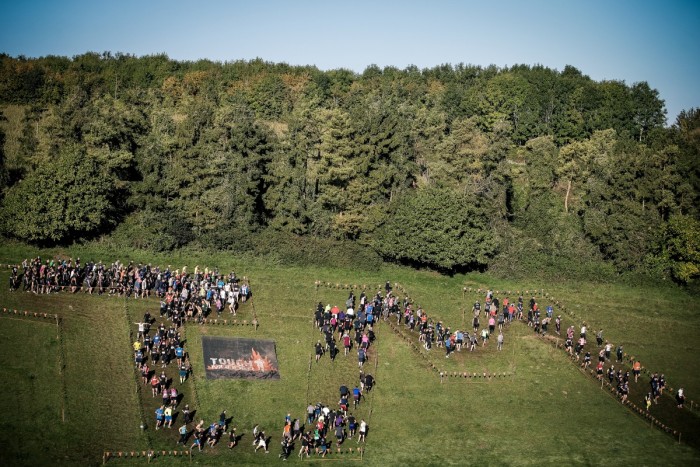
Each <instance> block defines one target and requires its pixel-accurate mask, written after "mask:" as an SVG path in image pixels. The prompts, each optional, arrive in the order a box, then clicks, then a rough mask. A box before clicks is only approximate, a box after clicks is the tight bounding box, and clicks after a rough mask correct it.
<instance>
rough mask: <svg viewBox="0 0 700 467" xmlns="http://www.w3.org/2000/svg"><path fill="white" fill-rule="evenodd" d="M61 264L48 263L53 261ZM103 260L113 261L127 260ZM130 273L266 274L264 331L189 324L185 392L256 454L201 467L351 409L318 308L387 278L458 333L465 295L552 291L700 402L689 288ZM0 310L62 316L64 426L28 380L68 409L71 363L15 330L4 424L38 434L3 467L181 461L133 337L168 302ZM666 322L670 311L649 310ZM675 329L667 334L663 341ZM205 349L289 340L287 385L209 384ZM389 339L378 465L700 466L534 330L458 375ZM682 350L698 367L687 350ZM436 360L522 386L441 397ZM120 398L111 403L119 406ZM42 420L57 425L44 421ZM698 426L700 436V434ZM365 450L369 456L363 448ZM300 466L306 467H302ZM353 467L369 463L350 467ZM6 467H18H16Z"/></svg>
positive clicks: (259, 292)
mask: <svg viewBox="0 0 700 467" xmlns="http://www.w3.org/2000/svg"><path fill="white" fill-rule="evenodd" d="M25 253H26V254H29V253H30V252H29V251H26V250H21V249H19V248H17V247H16V246H14V245H11V246H8V247H5V248H3V247H0V261H8V260H13V261H20V260H21V259H22V254H25ZM47 253H48V252H44V256H46V254H47ZM62 253H64V254H66V253H68V252H65V251H63V252H62ZM70 253H73V255H78V254H79V255H80V256H81V257H88V255H90V254H91V252H90V251H86V250H81V251H79V252H76V251H71V252H70ZM101 253H102V254H101V255H100V256H102V258H101V259H102V260H112V259H116V258H117V256H116V255H115V256H109V257H108V256H103V255H104V254H105V252H101ZM33 254H35V253H33ZM92 254H93V255H94V252H93V253H92ZM135 254H136V253H135ZM95 256H96V255H95ZM131 258H133V259H134V260H136V261H139V260H140V261H149V262H153V263H158V264H166V265H167V264H172V265H173V266H175V267H181V266H182V265H183V264H188V265H189V266H190V267H193V266H194V265H195V264H200V265H205V264H208V265H213V264H216V265H218V266H219V267H220V269H222V270H224V271H227V270H229V269H231V268H233V269H234V270H236V271H237V272H238V274H239V275H246V276H249V277H250V280H251V283H252V288H253V293H254V302H253V303H247V304H244V305H243V306H242V308H241V311H240V314H241V315H240V319H251V317H252V316H253V311H254V312H255V314H256V315H257V317H258V319H259V321H260V326H259V327H258V329H257V330H255V329H254V328H253V327H252V326H223V325H218V326H214V325H206V326H198V325H188V326H187V330H186V338H187V350H188V351H189V352H190V355H191V357H192V361H193V365H194V370H195V375H194V378H193V379H191V380H189V381H188V382H186V383H185V386H184V387H183V388H182V391H181V392H183V393H184V394H185V395H186V397H187V398H188V399H187V400H188V401H190V402H189V403H190V405H191V406H192V405H193V404H196V400H195V399H194V398H193V392H194V391H195V390H196V392H197V395H198V398H197V400H198V402H199V406H197V407H195V408H196V409H197V410H198V412H197V418H204V420H205V421H207V423H210V422H211V421H214V420H215V419H216V418H217V417H218V414H219V412H220V411H221V410H222V409H227V411H228V413H229V414H230V415H232V416H233V425H234V426H236V427H237V428H238V432H239V433H240V434H244V438H243V440H242V442H241V444H240V445H239V446H238V447H236V448H235V449H234V450H233V451H228V450H227V449H225V447H224V446H223V445H219V446H217V447H215V448H214V449H213V450H210V449H206V450H205V452H204V453H202V454H199V453H195V454H194V457H193V462H192V463H193V464H213V465H219V464H223V463H225V462H236V463H239V464H244V465H247V464H258V463H270V462H272V461H277V456H276V454H277V453H278V452H279V445H278V440H279V437H280V434H281V430H282V426H283V421H284V416H285V415H286V414H287V413H291V414H292V416H293V417H303V416H304V413H305V407H306V405H307V403H308V402H314V403H315V402H319V401H321V402H326V403H328V404H331V405H333V404H335V403H336V402H337V394H338V387H339V385H340V384H346V385H348V386H351V385H352V384H354V383H355V381H356V378H357V373H358V368H357V360H356V357H355V355H354V354H352V355H350V356H348V357H347V358H345V357H344V356H343V355H342V351H341V354H340V355H339V356H338V358H337V359H336V362H334V363H333V362H330V361H329V359H328V357H327V356H324V357H323V359H322V360H321V362H319V363H313V362H312V363H311V369H310V370H309V361H310V358H311V356H312V354H313V344H314V343H315V341H316V339H317V338H318V337H319V334H318V331H317V330H315V329H314V327H313V323H312V318H313V307H314V306H315V304H316V303H318V302H319V301H322V302H324V303H325V302H328V303H335V304H338V305H342V304H343V303H344V301H345V299H346V298H347V294H348V291H347V290H345V289H343V288H342V287H343V286H344V285H345V284H350V285H358V286H360V287H362V285H367V288H368V290H372V293H374V292H376V288H377V287H378V286H379V285H380V284H383V283H384V282H385V281H386V280H387V279H390V280H391V281H392V282H398V283H399V284H401V286H403V287H404V288H405V290H406V292H407V293H408V294H409V295H410V296H411V298H412V299H413V300H415V301H416V302H417V303H419V304H421V305H422V306H423V307H424V309H425V310H426V311H427V312H428V313H429V314H430V315H431V316H434V317H436V318H437V319H441V320H442V321H443V322H445V323H446V324H448V325H449V326H450V327H451V328H452V329H455V328H457V327H462V326H464V328H467V326H466V325H464V324H465V323H463V321H462V316H463V313H464V310H465V309H466V311H467V320H466V321H467V323H468V322H469V308H470V307H471V303H472V302H473V301H474V297H475V295H474V294H473V293H472V294H471V295H470V294H469V293H466V294H463V293H462V288H463V287H464V286H468V287H475V288H476V287H482V286H487V285H490V286H492V287H493V288H494V289H500V290H504V289H505V290H509V289H512V290H519V289H522V288H526V289H532V288H534V287H538V288H539V289H543V288H544V289H545V290H546V291H548V293H550V294H551V295H554V296H555V297H556V299H557V300H559V301H561V302H562V303H565V305H566V307H567V310H570V311H572V312H573V313H574V314H575V318H572V317H570V316H569V315H565V322H564V326H566V325H568V323H569V322H577V321H578V320H579V319H580V320H583V319H585V320H587V321H589V322H590V323H591V324H593V326H594V327H595V326H597V325H598V323H600V325H601V326H603V328H604V330H605V335H606V337H607V338H609V339H611V341H613V342H618V341H620V342H623V343H624V345H625V349H626V351H628V352H630V353H631V352H634V353H636V354H638V356H639V358H641V359H642V361H643V362H644V363H645V365H646V366H647V367H652V365H653V366H654V367H656V366H657V365H658V368H659V371H664V372H665V373H666V375H667V376H668V378H669V382H670V384H671V385H676V381H679V382H680V384H683V385H684V387H685V388H686V390H687V393H688V396H689V399H693V398H694V394H697V391H698V390H700V387H698V376H697V375H698V373H699V372H700V363H699V362H698V361H697V359H696V358H694V355H696V354H697V351H698V350H700V349H698V348H697V347H698V345H699V344H698V339H697V338H698V325H699V324H700V318H698V317H697V316H698V311H699V310H700V307H698V305H696V304H695V300H694V297H691V296H688V295H686V294H685V293H684V292H682V291H679V290H678V289H673V288H668V287H662V286H660V287H659V288H658V289H653V290H649V289H638V288H634V287H630V286H624V285H612V284H603V285H601V284H593V283H591V284H582V283H577V284H567V283H559V282H553V283H552V284H514V283H509V282H506V281H502V280H497V279H494V278H491V277H488V276H486V275H468V276H455V277H444V276H440V275H437V274H433V273H425V272H416V271H411V270H408V269H403V268H393V267H386V268H385V269H382V270H380V271H350V270H339V269H332V268H327V269H324V268H298V267H283V266H279V265H274V264H269V263H266V262H264V261H258V260H254V259H247V260H245V261H243V260H241V259H240V258H239V259H236V258H229V257H224V256H216V255H209V254H207V253H201V252H181V253H178V255H176V256H174V257H170V258H165V257H159V256H156V255H143V256H133V257H131ZM95 259H98V258H95ZM122 259H124V258H122ZM6 279H7V273H6V272H5V271H2V272H0V281H5V283H6ZM317 280H322V281H324V282H326V281H327V282H330V283H331V284H332V287H330V288H329V287H326V286H321V287H318V288H317V287H315V286H314V282H315V281H317ZM335 284H340V285H341V288H340V289H336V288H335ZM397 291H399V290H397ZM356 295H359V292H356ZM511 298H512V294H511ZM540 303H541V305H545V306H546V303H542V302H540ZM639 304H644V305H645V306H643V307H642V306H638V305H639ZM0 306H4V307H8V308H20V309H29V310H32V311H47V312H50V313H61V314H62V315H63V316H64V317H65V319H64V327H63V336H64V350H65V355H66V369H65V387H66V390H67V396H68V398H67V402H66V422H65V424H64V423H62V422H61V418H60V416H59V415H60V411H58V410H57V407H60V403H61V400H60V397H59V398H58V399H57V400H54V399H51V398H40V399H35V398H32V397H31V396H29V394H30V391H31V385H30V380H29V379H28V378H27V377H25V378H24V380H23V379H22V377H21V375H22V374H25V375H26V374H29V373H32V372H33V373H34V374H36V375H37V379H36V381H40V379H41V378H43V379H44V381H45V383H46V384H47V385H49V386H50V387H52V388H53V389H54V390H55V391H54V392H55V393H56V394H60V387H61V383H60V378H58V377H57V372H58V363H57V361H56V359H55V358H54V359H51V358H48V357H50V355H51V349H52V348H53V347H52V345H54V346H55V345H56V344H51V343H52V339H53V340H54V341H55V339H56V336H55V330H56V327H55V326H51V325H49V324H46V323H44V324H39V323H25V322H24V321H22V322H15V321H13V320H10V319H8V318H7V317H0V319H1V320H0V326H2V327H1V328H0V331H2V333H3V334H2V336H3V339H2V345H3V347H1V348H0V349H1V350H2V358H3V359H4V360H3V363H5V361H6V360H8V361H15V362H16V365H15V366H14V367H13V369H12V370H11V369H10V368H9V367H6V366H5V365H4V364H3V365H2V367H0V381H3V382H6V381H12V382H13V385H14V386H16V390H15V391H8V390H7V389H6V391H5V392H4V393H5V394H6V395H5V397H4V398H2V401H3V402H2V403H3V404H5V406H4V407H3V408H4V409H5V413H14V414H16V415H17V417H16V419H13V421H12V423H20V422H19V421H20V420H21V421H22V422H21V424H16V425H12V426H8V425H6V424H3V425H2V436H3V440H9V439H10V438H12V437H13V436H15V435H16V434H21V435H22V443H21V444H16V443H15V444H12V443H6V442H4V443H3V445H2V449H1V450H0V455H2V456H4V457H2V458H1V459H0V461H4V460H5V459H8V460H9V465H16V464H26V465H45V464H46V463H49V462H52V461H53V462H58V463H70V464H78V465H85V464H99V463H101V460H102V452H103V450H111V449H124V450H129V449H146V448H147V447H148V446H149V445H150V446H152V447H153V448H155V449H158V450H160V449H166V450H168V449H174V448H175V441H176V439H177V436H176V434H175V433H174V432H167V430H166V432H163V431H159V432H157V433H156V432H154V431H153V430H152V429H147V430H146V432H145V433H142V432H141V431H140V429H139V428H138V427H139V424H140V420H141V419H140V417H141V412H142V411H143V413H144V414H145V415H144V416H145V417H146V421H147V425H149V428H152V425H153V423H152V419H153V416H152V410H154V409H155V405H154V404H155V402H154V401H153V400H151V397H150V391H148V392H142V393H141V395H140V396H139V393H138V392H137V391H136V386H137V383H136V381H135V379H134V369H133V364H132V356H131V351H130V348H129V340H130V330H131V332H133V331H134V329H135V328H134V327H133V326H131V329H130V327H129V322H133V321H136V318H138V317H140V315H142V314H143V311H145V310H146V309H150V310H151V313H152V314H153V315H157V308H158V306H157V302H156V301H154V300H150V301H148V300H147V301H143V300H141V301H134V300H131V301H128V303H127V304H126V306H125V301H124V300H120V299H114V298H107V297H96V296H85V295H83V294H77V295H74V296H72V295H68V294H60V295H52V296H49V297H45V296H44V297H37V296H35V295H34V294H26V293H18V292H15V293H12V294H9V293H7V291H6V290H5V289H4V288H3V289H2V290H1V291H0ZM650 307H651V308H654V310H651V311H650ZM658 308H662V309H663V311H661V310H658ZM655 312H658V313H659V315H655V314H654V313H655ZM660 324H661V325H662V330H659V328H658V326H659V325H660ZM34 330H36V331H34ZM402 332H403V333H404V334H405V335H406V338H407V339H408V342H415V339H416V336H415V335H412V334H411V333H410V332H408V331H405V330H403V331H402ZM52 333H54V334H52ZM202 335H224V336H239V337H259V338H264V339H272V340H274V341H275V342H276V347H277V358H278V362H279V369H280V375H281V378H280V380H270V381H245V380H228V381H226V380H207V379H206V378H205V375H204V369H203V365H202V353H201V352H202V349H201V336H202ZM377 335H378V340H377V342H376V345H374V346H373V347H372V348H371V352H370V360H369V362H368V363H367V365H369V366H370V368H371V370H370V372H372V373H373V374H374V375H375V377H376V381H377V385H376V387H375V389H374V390H373V391H372V393H371V394H370V396H369V398H368V400H366V401H365V402H364V403H363V404H362V406H361V407H360V409H359V411H358V416H360V417H365V418H366V419H368V420H369V424H370V434H369V437H368V441H367V443H366V452H365V454H364V456H363V459H364V461H365V462H366V463H368V464H370V465H380V464H383V465H404V464H405V465H418V464H420V465H465V464H474V463H480V464H484V465H494V464H498V465H554V464H562V463H569V464H593V465H598V464H610V463H613V462H614V463H616V464H623V465H637V464H639V465H656V464H660V463H664V464H668V465H692V464H697V463H698V461H700V454H699V451H697V450H695V449H693V448H690V447H688V446H687V445H686V444H685V443H683V444H681V445H678V443H677V441H676V442H674V439H673V438H672V437H671V436H669V435H667V434H665V433H662V432H661V431H659V430H657V429H651V428H650V426H649V424H648V422H646V421H645V420H644V419H643V418H641V417H639V416H638V415H636V414H634V413H633V412H632V411H630V410H628V409H627V408H625V407H623V406H622V405H621V404H620V403H619V402H618V401H617V400H616V399H615V398H614V397H612V396H611V395H610V394H609V392H608V391H604V390H601V389H600V385H599V383H597V382H596V381H595V379H594V378H591V377H590V376H589V375H585V374H582V373H581V372H580V371H579V369H578V368H577V366H576V365H574V364H572V363H571V362H570V360H569V358H568V357H567V356H566V355H565V354H564V353H563V351H561V350H560V349H555V348H554V347H553V346H551V345H549V344H547V343H546V342H543V341H542V340H541V339H539V338H536V337H535V336H533V335H532V333H531V331H530V329H529V328H527V327H526V326H524V325H522V324H520V323H513V324H512V325H511V326H510V327H509V328H508V329H507V330H506V333H505V335H506V348H505V350H504V351H503V352H496V351H495V342H492V343H491V344H490V345H489V346H487V347H486V348H482V347H480V348H479V349H478V350H477V352H475V353H473V354H469V353H466V352H464V351H463V352H462V353H460V354H456V355H454V357H453V358H450V359H445V358H444V351H442V350H441V349H433V350H431V351H430V352H429V353H428V352H425V351H424V350H419V351H416V350H414V349H413V348H412V347H411V346H410V345H409V343H408V342H407V341H406V340H405V339H402V338H400V337H398V336H396V335H395V334H394V332H393V331H392V330H391V329H390V328H389V327H388V326H387V325H386V323H380V324H379V325H378V326H377ZM27 336H29V338H31V339H32V348H34V347H36V348H37V349H38V350H37V351H36V352H35V353H34V354H33V355H32V357H33V359H34V360H18V356H19V355H24V353H22V352H21V351H19V352H18V351H17V350H16V347H17V345H16V343H17V342H19V341H21V340H22V339H24V338H27ZM681 341H682V342H681ZM679 347H682V348H683V351H680V352H679V351H677V350H678V348H679ZM674 349H675V351H674ZM13 352H17V353H13ZM426 359H427V360H426ZM426 361H430V362H432V363H434V364H435V365H437V366H438V367H439V368H440V369H443V370H444V371H449V372H452V371H460V372H462V371H469V372H484V371H488V372H502V371H505V372H509V373H511V372H512V373H513V374H514V376H512V377H508V378H501V379H483V378H476V379H465V378H452V377H450V378H447V379H445V380H444V382H443V383H442V384H441V383H440V378H439V376H438V375H437V372H436V371H434V370H432V369H430V368H429V366H428V365H427V364H426ZM375 364H376V370H375V369H374V368H375ZM169 371H170V370H169ZM145 389H147V388H145ZM14 392H17V393H19V394H21V395H22V396H21V400H20V402H19V403H17V401H15V400H13V399H12V396H10V394H14ZM107 394H108V395H109V396H108V397H104V396H105V395H107ZM144 396H145V397H144ZM32 401H34V402H32ZM41 404H44V405H46V406H47V407H49V410H44V409H45V406H44V405H41ZM655 410H656V409H655ZM663 410H675V408H673V407H671V408H669V409H666V408H664V409H663ZM39 411H40V412H41V414H42V416H43V417H46V419H45V420H42V422H41V424H42V425H43V426H44V427H45V428H44V430H43V431H41V432H37V431H36V430H34V429H33V427H32V422H31V420H33V419H34V416H35V415H36V414H37V412H39ZM690 415H691V416H692V417H696V418H697V416H696V415H692V414H690ZM25 420H27V422H25ZM691 422H692V419H691ZM8 423H9V422H8ZM256 423H257V424H260V425H261V426H262V427H263V428H264V429H266V430H267V431H268V432H269V433H270V434H272V435H273V443H272V449H271V453H270V454H268V455H267V456H266V455H264V454H261V453H258V454H254V453H253V450H252V448H251V446H250V443H251V439H250V432H251V429H252V426H253V425H254V424H256ZM691 426H693V425H691ZM694 426H696V427H697V426H698V425H697V423H696V424H695V425H694ZM47 427H50V428H47ZM173 431H174V430H173ZM696 434H697V433H696ZM684 436H685V435H684ZM348 444H349V445H351V446H353V447H354V446H357V444H356V443H355V441H354V440H353V441H351V442H349V443H348ZM39 447H41V449H40V448H39ZM345 456H347V455H345ZM344 459H349V458H345V457H344ZM290 462H298V461H297V459H296V457H293V458H292V459H290ZM110 463H114V464H119V463H125V461H123V460H122V461H120V460H116V459H113V460H111V461H110ZM154 463H159V464H165V463H167V464H168V465H172V464H177V463H189V461H188V460H185V461H181V460H176V459H173V458H168V459H164V458H158V459H155V460H154ZM313 463H315V464H318V463H322V462H320V461H315V462H313ZM347 463H352V461H350V460H347ZM3 464H4V465H8V462H3Z"/></svg>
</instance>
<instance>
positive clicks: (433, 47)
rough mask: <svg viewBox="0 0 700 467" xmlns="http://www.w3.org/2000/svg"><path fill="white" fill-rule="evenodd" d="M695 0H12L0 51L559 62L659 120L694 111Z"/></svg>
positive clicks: (333, 61)
mask: <svg viewBox="0 0 700 467" xmlns="http://www.w3.org/2000/svg"><path fill="white" fill-rule="evenodd" d="M698 46H700V1H673V0H668V1H648V0H637V1H632V0H607V1H602V0H579V1H573V0H560V1H555V0H550V1H544V0H521V1H517V0H493V1H487V0H482V1H479V2H475V1H467V0H464V1H449V0H445V1H440V0H433V1H424V0H404V1H399V0H394V1H381V0H377V1H365V0H358V1H331V0H326V1H319V0H308V1H307V0H288V1H281V0H267V1H266V0H259V1H235V0H231V1H206V0H201V1H197V2H195V1H192V0H189V1H181V0H167V1H166V0H140V1H134V0H119V1H99V0H91V1H88V0H63V1H57V0H55V1H48V0H44V1H41V0H16V1H7V0H5V1H4V2H2V5H1V6H0V52H4V53H7V54H9V55H12V56H17V55H25V56H28V57H38V56H43V55H63V56H74V55H78V54H82V53H85V52H87V51H94V52H104V51H111V52H124V53H132V54H135V55H148V54H155V53H162V52H165V53H166V54H167V55H168V56H169V57H171V58H173V59H178V60H196V59H199V58H208V59H211V60H216V61H232V60H238V59H246V60H247V59H253V58H256V57H260V58H262V59H264V60H267V61H272V62H286V63H289V64H292V65H306V64H311V65H316V66H317V67H318V68H320V69H323V70H327V69H333V68H341V67H342V68H349V69H352V70H354V71H358V72H361V71H362V70H364V69H365V67H367V66H368V65H370V64H376V65H379V66H386V65H393V66H396V67H399V68H404V67H405V66H407V65H410V64H413V65H416V66H418V67H420V68H424V67H432V66H435V65H439V64H443V63H452V64H456V63H460V62H463V63H471V64H475V65H482V66H488V65H490V64H495V65H498V66H505V65H513V64H518V63H524V64H529V65H533V64H542V65H544V66H547V67H550V68H555V69H558V70H561V69H563V68H564V66H565V65H567V64H570V65H573V66H575V67H576V68H578V69H579V70H581V71H582V72H583V73H584V74H587V75H589V76H590V77H591V78H593V79H596V80H602V79H615V80H624V81H625V82H627V83H628V84H632V83H634V82H638V81H647V82H648V83H649V85H650V86H651V87H653V88H656V89H658V90H659V92H660V94H661V98H662V99H664V100H665V101H666V107H667V110H668V120H669V123H673V121H674V120H675V118H676V115H677V114H678V112H680V111H681V110H682V109H689V108H691V107H700V86H699V85H698V83H699V82H700V79H699V78H700V53H699V52H698Z"/></svg>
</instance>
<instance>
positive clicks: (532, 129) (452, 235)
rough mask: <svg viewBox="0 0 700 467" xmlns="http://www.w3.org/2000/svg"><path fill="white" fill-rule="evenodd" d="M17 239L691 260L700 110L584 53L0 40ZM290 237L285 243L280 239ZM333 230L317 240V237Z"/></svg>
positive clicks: (436, 259) (414, 254) (692, 270)
mask: <svg viewBox="0 0 700 467" xmlns="http://www.w3.org/2000/svg"><path fill="white" fill-rule="evenodd" d="M0 105H1V106H2V109H3V114H4V121H3V122H0V127H2V128H3V130H4V131H3V134H2V135H0V137H2V138H3V141H4V144H1V145H0V148H2V152H1V153H0V183H1V185H0V186H1V187H2V196H3V200H2V206H1V207H0V227H1V228H2V232H3V234H4V235H5V236H8V237H16V238H19V239H22V240H25V241H29V242H33V243H37V244H65V243H71V242H74V241H82V240H88V239H94V238H98V237H100V238H109V239H110V240H111V241H114V242H117V243H118V244H120V245H125V246H134V247H139V248H147V249H152V250H158V251H163V250H169V249H173V248H177V247H180V246H183V245H186V244H199V245H202V246H204V247H213V248H239V249H245V248H251V247H253V246H255V245H256V242H259V241H260V239H266V240H265V241H267V242H270V243H271V245H269V246H268V247H272V246H273V245H274V244H275V242H276V240H275V239H285V238H286V239H289V238H301V239H308V240H309V241H310V242H316V241H320V242H326V241H329V240H332V239H335V240H343V241H346V242H353V243H354V244H355V245H360V246H362V247H363V248H368V249H372V250H373V251H376V252H377V253H379V254H380V255H381V256H382V257H383V258H384V259H386V260H391V261H399V262H403V263H407V264H412V265H415V266H428V267H432V268H436V269H439V270H442V271H457V270H465V269H475V268H478V269H483V268H487V267H488V268H492V269H494V270H497V271H500V272H502V273H503V274H527V273H528V272H532V271H534V270H535V269H537V268H542V267H545V268H549V269H557V268H574V269H575V268H577V267H581V265H586V264H588V265H594V266H595V267H596V268H599V270H609V271H615V272H626V271H636V272H645V273H648V274H652V275H654V276H664V275H666V276H670V277H672V278H674V279H675V280H677V281H679V282H690V281H692V280H693V279H694V278H695V277H697V276H698V275H700V269H699V268H698V266H699V265H700V222H699V220H698V219H699V212H698V209H699V206H700V203H699V201H700V200H699V199H698V197H699V194H700V189H699V188H700V173H699V170H700V169H699V165H698V162H697V161H698V155H699V154H698V153H699V151H700V111H698V110H697V109H691V110H689V111H686V112H683V113H681V115H679V116H678V118H677V119H676V122H675V124H674V125H673V126H672V127H671V128H665V127H664V123H665V118H666V111H665V108H664V103H663V101H662V100H661V99H660V98H659V95H658V92H657V91H656V90H654V89H651V88H650V87H649V86H648V84H647V83H644V82H642V83H635V84H632V85H627V84H626V83H624V82H619V81H603V82H596V81H593V80H591V79H590V78H589V77H587V76H585V75H584V74H582V73H581V72H580V71H579V70H577V69H576V68H573V67H570V66H567V67H566V68H565V69H564V70H562V71H557V70H552V69H549V68H546V67H543V66H524V65H519V66H514V67H511V68H497V67H495V66H491V67H486V68H483V67H479V66H472V65H462V64H460V65H456V66H451V65H443V66H438V67H434V68H430V69H422V70H421V69H418V68H416V67H408V68H406V69H402V70H400V69H397V68H392V67H386V68H383V69H382V68H379V67H376V66H370V67H368V68H367V69H366V70H365V71H364V72H363V73H361V74H356V73H353V72H351V71H348V70H343V69H339V70H332V71H325V72H324V71H320V70H318V69H316V68H315V67H309V66H307V67H300V66H289V65H286V64H274V63H267V62H264V61H261V60H254V61H236V62H230V63H229V62H227V63H218V62H211V61H206V60H201V61H197V62H178V61H174V60H170V59H169V58H168V57H167V56H165V55H155V56H146V57H135V56H132V55H125V54H115V55H112V54H110V53H104V54H101V55H100V54H94V53H88V54H85V55H81V56H77V57H73V58H66V57H43V58H38V59H26V58H23V57H10V56H7V55H1V56H0ZM295 243H297V242H296V241H293V242H290V241H282V240H280V244H282V245H290V244H295ZM323 244H325V243H323Z"/></svg>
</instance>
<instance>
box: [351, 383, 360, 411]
mask: <svg viewBox="0 0 700 467" xmlns="http://www.w3.org/2000/svg"><path fill="white" fill-rule="evenodd" d="M361 398H362V391H360V388H358V387H357V386H355V387H354V388H353V389H352V402H353V405H354V407H355V408H357V406H358V405H360V399H361Z"/></svg>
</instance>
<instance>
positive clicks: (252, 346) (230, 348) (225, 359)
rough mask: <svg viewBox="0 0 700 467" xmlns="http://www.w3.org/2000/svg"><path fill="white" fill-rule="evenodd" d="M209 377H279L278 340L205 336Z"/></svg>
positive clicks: (206, 366) (205, 357)
mask: <svg viewBox="0 0 700 467" xmlns="http://www.w3.org/2000/svg"><path fill="white" fill-rule="evenodd" d="M202 351H203V354H204V368H205V369H206V373H207V379H222V378H246V379H279V378H280V374H279V369H278V366H277V354H276V353H275V341H268V340H260V339H245V338H239V337H214V336H202Z"/></svg>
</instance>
